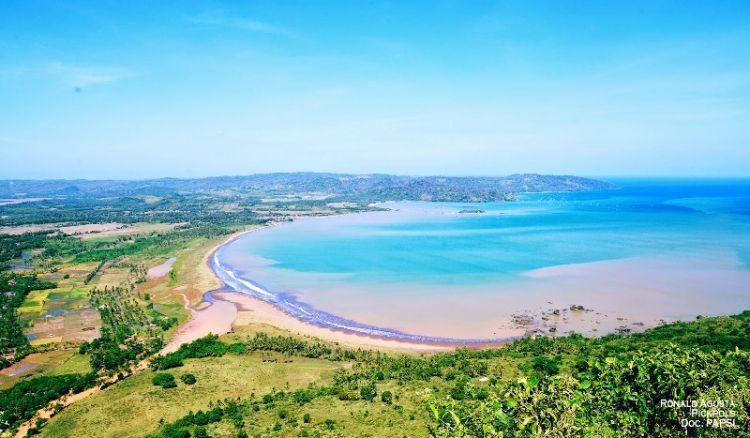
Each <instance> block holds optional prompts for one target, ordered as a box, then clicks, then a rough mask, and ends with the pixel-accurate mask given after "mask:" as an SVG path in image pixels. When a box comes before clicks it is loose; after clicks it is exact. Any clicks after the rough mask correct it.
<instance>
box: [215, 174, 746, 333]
mask: <svg viewBox="0 0 750 438" xmlns="http://www.w3.org/2000/svg"><path fill="white" fill-rule="evenodd" d="M608 180H609V181H611V182H613V183H615V184H616V185H617V186H618V188H617V189H615V190H607V191H597V192H582V193H537V194H521V195H519V196H518V201H517V202H503V203H482V204H472V203H427V202H398V203H386V204H383V205H382V206H383V207H386V208H388V209H390V211H387V212H371V213H360V214H351V215H343V216H336V217H324V218H310V219H302V220H298V221H295V222H293V223H289V224H284V225H279V226H274V227H269V228H265V229H262V230H260V231H257V232H252V233H248V234H246V235H243V236H241V237H240V238H238V239H236V240H234V241H233V242H231V243H229V244H227V245H224V246H223V247H221V249H220V250H219V251H217V253H216V255H215V258H214V261H213V264H214V269H215V270H216V271H217V273H218V274H219V275H220V276H221V277H222V278H223V279H224V280H225V282H226V283H227V285H228V287H229V288H234V289H237V290H239V291H242V292H245V293H249V294H251V295H254V296H256V297H258V298H261V299H265V300H267V301H270V302H273V303H274V304H276V305H278V306H279V307H281V308H283V309H284V310H286V311H287V312H288V313H291V314H293V315H295V316H297V317H299V318H302V319H305V320H307V321H309V322H313V323H316V324H320V325H326V326H329V327H332V328H339V329H344V330H350V331H354V332H359V333H363V334H370V335H378V336H386V337H394V338H404V339H410V340H424V341H430V342H450V341H456V342H486V341H488V340H490V341H497V340H505V339H508V338H512V337H516V336H520V335H522V334H524V333H529V331H530V330H537V331H541V332H549V331H550V330H551V328H552V327H554V329H553V332H554V333H555V334H565V333H569V332H572V331H576V332H581V333H584V334H587V335H594V334H601V333H606V332H611V331H615V330H623V329H625V330H628V331H632V330H636V331H637V330H641V329H643V328H646V327H650V326H654V325H657V324H660V323H663V322H668V321H674V320H686V319H692V318H695V317H696V316H698V315H715V314H725V313H736V312H739V311H742V310H745V309H750V180H729V179H724V180H718V179H717V180H710V179H608ZM462 210H463V211H465V210H482V212H481V213H467V212H462ZM572 305H576V306H584V308H586V309H588V311H583V312H573V311H570V310H569V308H570V306H572ZM556 309H557V310H558V311H559V312H557V313H559V315H558V314H555V312H554V310H556ZM521 317H523V318H521ZM519 320H522V321H523V322H524V323H519Z"/></svg>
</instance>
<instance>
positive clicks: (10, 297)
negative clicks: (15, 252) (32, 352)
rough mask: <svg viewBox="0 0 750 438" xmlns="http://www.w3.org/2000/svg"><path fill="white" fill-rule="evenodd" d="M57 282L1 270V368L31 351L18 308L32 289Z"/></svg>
mask: <svg viewBox="0 0 750 438" xmlns="http://www.w3.org/2000/svg"><path fill="white" fill-rule="evenodd" d="M54 287H55V284H54V283H50V282H47V281H42V280H40V279H39V278H37V276H36V275H23V274H16V273H9V272H0V355H1V356H0V368H4V367H5V366H7V365H9V364H10V363H12V362H14V361H15V360H17V359H19V358H21V357H23V356H25V355H26V354H28V352H29V349H28V347H29V341H28V340H27V339H26V337H25V336H24V335H23V327H22V326H21V322H20V320H19V319H18V312H17V309H18V308H19V307H20V306H21V304H23V301H24V300H25V299H26V295H28V293H29V292H30V291H32V290H39V289H51V288H54Z"/></svg>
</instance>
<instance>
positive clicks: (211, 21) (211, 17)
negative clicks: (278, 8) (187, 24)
mask: <svg viewBox="0 0 750 438" xmlns="http://www.w3.org/2000/svg"><path fill="white" fill-rule="evenodd" d="M189 21H191V22H193V23H195V24H200V25H203V26H221V27H233V28H236V29H241V30H247V31H250V32H258V33H268V34H276V35H290V34H291V32H290V31H289V30H287V29H283V28H280V27H277V26H274V25H272V24H269V23H266V22H263V21H260V20H256V19H253V18H248V17H243V16H240V15H235V14H229V13H227V12H225V11H222V10H216V11H209V12H205V13H203V14H201V15H198V16H194V17H190V18H189Z"/></svg>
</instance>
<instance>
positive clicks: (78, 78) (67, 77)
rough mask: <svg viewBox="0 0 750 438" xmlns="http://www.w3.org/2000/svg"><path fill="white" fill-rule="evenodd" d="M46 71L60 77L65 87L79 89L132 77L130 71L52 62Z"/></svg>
mask: <svg viewBox="0 0 750 438" xmlns="http://www.w3.org/2000/svg"><path fill="white" fill-rule="evenodd" d="M46 70H47V72H49V73H50V74H53V75H56V76H58V77H60V78H61V79H62V80H63V81H64V82H65V83H66V84H67V85H70V86H71V87H81V88H83V87H88V86H91V85H101V84H108V83H112V82H117V81H119V80H122V79H124V78H126V77H129V76H132V75H133V73H132V72H131V71H129V70H127V69H123V68H119V67H81V66H72V65H68V64H64V63H62V62H52V63H50V64H48V65H47V68H46Z"/></svg>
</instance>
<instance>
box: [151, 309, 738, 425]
mask: <svg viewBox="0 0 750 438" xmlns="http://www.w3.org/2000/svg"><path fill="white" fill-rule="evenodd" d="M749 319H750V312H745V313H743V314H741V315H737V316H734V317H719V318H706V319H701V320H699V321H695V322H691V323H676V324H670V325H666V326H663V327H660V328H657V329H654V330H650V331H647V332H645V333H643V334H639V335H632V336H628V337H619V336H607V337H604V338H599V339H586V338H583V337H582V336H579V335H573V336H568V337H563V338H558V339H550V338H537V339H522V340H519V341H516V342H514V343H512V344H510V345H508V346H507V347H506V348H502V349H494V350H484V351H468V350H465V349H461V350H458V351H456V352H453V353H445V354H436V355H431V356H427V357H415V356H406V355H388V354H382V353H377V352H370V351H361V350H360V351H353V350H339V349H336V348H329V347H324V346H322V344H316V343H309V342H304V341H301V340H299V339H294V338H289V337H282V336H269V335H266V334H262V333H260V334H257V335H255V337H253V338H249V339H248V340H247V341H245V342H240V343H234V344H227V343H224V342H222V341H220V340H219V339H218V338H216V337H209V338H204V339H201V340H198V341H196V342H195V343H193V344H190V345H186V346H183V347H182V348H181V349H180V350H178V351H177V352H175V353H173V354H172V355H167V356H165V357H164V358H163V359H160V360H158V361H156V362H155V363H154V367H155V368H157V369H161V368H176V367H179V366H181V364H182V362H183V361H184V360H187V359H189V358H200V357H205V356H209V355H223V354H242V353H243V352H248V351H274V352H279V353H284V354H287V355H290V356H305V357H324V358H326V359H329V360H337V361H342V362H350V361H351V362H354V363H353V367H352V368H351V370H350V371H344V370H343V369H342V370H339V372H337V374H336V375H335V376H334V379H333V384H332V385H329V386H311V387H309V388H307V389H298V390H295V391H292V392H284V391H276V392H273V393H269V394H265V395H262V396H259V397H256V398H251V399H247V400H240V401H237V400H225V401H223V402H222V403H220V404H219V406H214V407H213V408H211V409H209V410H208V411H198V412H189V413H188V414H187V415H185V416H184V417H183V418H181V419H179V420H177V421H176V422H174V423H171V424H167V425H165V426H164V427H162V428H161V429H160V431H159V433H158V434H157V435H158V436H164V437H174V436H191V434H192V436H205V435H203V434H204V433H210V432H211V430H212V428H213V427H214V426H212V425H213V424H215V423H221V422H227V421H228V422H229V423H230V424H231V425H233V426H232V427H233V428H234V429H235V433H237V434H238V435H242V434H243V433H245V429H246V428H247V424H248V422H250V423H252V424H257V422H258V421H260V420H253V418H263V419H265V420H264V421H268V414H267V413H264V412H268V411H271V410H274V411H277V414H278V415H279V416H281V415H283V416H284V417H286V416H287V415H288V412H292V411H297V412H299V411H300V409H302V407H303V406H305V405H309V404H311V403H315V401H316V400H318V399H324V400H326V403H335V404H342V405H344V406H345V405H346V404H353V403H362V402H367V403H378V404H381V405H386V406H391V405H392V404H393V408H394V409H396V411H398V410H399V409H403V408H402V407H401V406H399V405H397V404H396V403H397V402H396V401H395V399H397V398H398V396H399V394H393V393H392V392H391V390H384V389H383V388H384V387H389V388H390V387H393V384H394V383H395V384H397V386H402V385H408V383H409V382H425V383H428V384H429V385H432V388H433V390H432V391H430V392H431V394H430V395H429V396H427V397H426V398H423V399H422V402H421V403H422V409H423V410H424V412H425V413H426V415H425V416H424V418H425V421H426V424H425V429H426V431H427V432H428V433H429V434H431V435H433V436H560V437H569V436H592V437H594V436H595V437H600V436H612V437H614V436H674V435H676V434H684V433H686V432H687V433H689V434H692V435H698V436H741V435H743V434H748V433H750V352H749V351H747V350H746V349H745V346H746V344H745V342H746V339H747V335H749V334H750V333H748V330H749V327H750V326H748V320H749ZM707 333H710V334H711V336H704V335H706V334H707ZM498 361H504V363H507V361H516V362H517V363H518V366H517V372H515V373H512V374H507V373H503V372H502V371H500V370H499V369H498V368H497V367H496V365H497V363H498ZM441 388H442V389H441ZM691 403H692V404H694V405H695V406H698V407H700V406H706V408H704V409H702V410H699V411H692V410H691V409H690V408H689V406H691ZM718 404H720V406H717V405H718ZM686 406H687V407H686ZM712 406H713V408H712ZM331 421H333V420H331ZM698 422H700V423H698ZM222 424H223V423H222ZM304 424H305V423H302V425H304ZM302 425H300V423H298V421H297V420H294V421H293V422H289V421H286V422H277V423H276V424H274V425H273V426H272V427H270V425H268V426H269V427H270V429H268V432H269V433H270V434H277V435H289V434H292V433H294V434H297V433H300V434H302V433H304V434H307V433H308V430H317V431H318V432H315V433H319V432H320V431H321V430H326V429H325V428H326V427H328V426H326V423H325V422H324V421H321V422H319V423H318V426H317V427H318V429H310V428H308V427H303V426H302ZM329 425H330V427H331V428H338V429H337V430H341V431H343V432H344V433H346V432H345V431H346V425H342V424H332V423H330V424H329ZM351 426H353V425H351ZM685 426H687V427H685ZM216 427H218V426H216ZM217 430H218V429H217ZM221 430H225V429H221Z"/></svg>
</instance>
